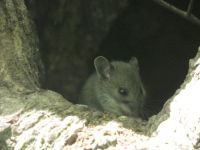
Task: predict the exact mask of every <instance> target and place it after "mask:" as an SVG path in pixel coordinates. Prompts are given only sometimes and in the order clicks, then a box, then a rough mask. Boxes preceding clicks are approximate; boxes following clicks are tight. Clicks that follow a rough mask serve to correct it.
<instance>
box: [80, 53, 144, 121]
mask: <svg viewBox="0 0 200 150" xmlns="http://www.w3.org/2000/svg"><path fill="white" fill-rule="evenodd" d="M94 68H95V72H94V73H92V74H91V75H90V76H89V77H88V79H87V80H86V82H85V84H84V86H83V88H82V90H81V92H80V96H79V103H80V104H85V105H88V106H89V107H90V108H92V109H94V110H97V111H102V112H110V113H114V114H116V115H125V116H132V117H139V118H141V115H142V112H143V109H144V108H143V107H144V102H145V97H146V91H145V88H144V85H143V83H142V80H141V77H140V71H139V64H138V60H137V58H136V57H134V56H133V57H131V58H130V60H129V61H128V62H124V61H111V62H110V61H109V60H108V59H107V58H105V57H104V56H97V57H96V58H95V59H94Z"/></svg>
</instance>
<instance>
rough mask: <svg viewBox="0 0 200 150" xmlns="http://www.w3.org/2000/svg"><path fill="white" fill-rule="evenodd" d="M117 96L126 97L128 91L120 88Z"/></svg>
mask: <svg viewBox="0 0 200 150" xmlns="http://www.w3.org/2000/svg"><path fill="white" fill-rule="evenodd" d="M118 92H119V94H121V95H122V96H127V95H128V89H126V88H122V87H120V88H119V90H118Z"/></svg>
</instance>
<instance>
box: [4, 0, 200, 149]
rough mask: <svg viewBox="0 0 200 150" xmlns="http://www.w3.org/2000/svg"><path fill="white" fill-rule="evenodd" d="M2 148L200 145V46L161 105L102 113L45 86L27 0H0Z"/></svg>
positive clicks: (128, 147) (113, 147)
mask: <svg viewBox="0 0 200 150" xmlns="http://www.w3.org/2000/svg"><path fill="white" fill-rule="evenodd" d="M0 14H1V18H0V19H1V20H0V37H1V38H0V51H1V53H0V68H1V71H0V78H1V81H0V83H1V84H0V113H1V116H0V149H15V150H21V149H27V150H29V149H199V148H200V145H199V139H200V138H199V134H200V123H199V121H200V109H199V104H200V102H199V97H200V94H199V91H198V90H199V89H200V50H199V51H198V53H197V55H196V57H195V58H194V59H192V60H191V61H190V65H189V71H188V75H187V77H186V79H185V81H184V83H183V84H182V86H181V87H180V89H179V90H177V92H176V93H175V94H174V96H173V97H171V98H170V99H169V100H168V101H167V103H166V104H165V106H164V107H163V109H162V111H161V112H160V113H159V114H158V115H155V116H153V117H151V118H150V119H149V121H148V122H145V121H142V120H140V119H134V118H128V117H124V116H120V117H118V116H115V115H112V114H107V113H105V114H101V113H98V112H94V111H91V110H89V109H88V108H87V107H86V106H82V105H72V104H71V103H69V102H68V101H67V100H65V99H64V98H63V97H62V96H61V95H59V94H57V93H55V92H53V91H48V90H42V89H40V70H41V68H42V64H41V60H40V56H39V52H38V48H37V44H38V39H37V36H36V34H35V30H34V26H33V24H32V23H31V21H30V20H29V18H28V12H27V10H26V7H25V5H24V2H23V1H22V0H19V1H14V0H2V1H0Z"/></svg>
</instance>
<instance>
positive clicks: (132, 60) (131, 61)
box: [129, 56, 139, 70]
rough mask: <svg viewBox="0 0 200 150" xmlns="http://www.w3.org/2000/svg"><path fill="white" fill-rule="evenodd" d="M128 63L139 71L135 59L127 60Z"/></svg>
mask: <svg viewBox="0 0 200 150" xmlns="http://www.w3.org/2000/svg"><path fill="white" fill-rule="evenodd" d="M129 63H130V64H131V65H132V66H134V67H136V68H137V69H138V70H139V65H138V60H137V58H136V57H134V56H132V57H131V59H130V60H129Z"/></svg>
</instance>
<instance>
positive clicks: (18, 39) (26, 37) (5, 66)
mask: <svg viewBox="0 0 200 150" xmlns="http://www.w3.org/2000/svg"><path fill="white" fill-rule="evenodd" d="M0 15H1V17H0V46H1V49H0V51H1V53H0V68H1V69H0V78H1V81H0V84H1V85H4V86H6V87H8V88H10V89H11V90H14V91H24V92H25V91H29V90H35V89H37V88H38V87H40V83H39V75H40V74H41V72H40V71H39V69H40V68H41V67H42V64H41V63H40V61H41V59H40V56H39V53H38V51H39V50H38V48H37V44H38V38H37V36H36V32H35V30H34V26H33V24H32V22H31V21H30V19H29V17H28V12H27V9H26V6H25V5H24V2H23V1H12V0H3V1H0Z"/></svg>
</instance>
